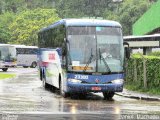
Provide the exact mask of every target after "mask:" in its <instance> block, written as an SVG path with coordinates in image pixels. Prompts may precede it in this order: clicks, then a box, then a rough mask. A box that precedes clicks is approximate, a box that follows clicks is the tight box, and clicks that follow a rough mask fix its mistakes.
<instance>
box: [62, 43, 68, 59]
mask: <svg viewBox="0 0 160 120" xmlns="http://www.w3.org/2000/svg"><path fill="white" fill-rule="evenodd" d="M66 54H67V50H66V42H64V43H63V44H62V56H66Z"/></svg>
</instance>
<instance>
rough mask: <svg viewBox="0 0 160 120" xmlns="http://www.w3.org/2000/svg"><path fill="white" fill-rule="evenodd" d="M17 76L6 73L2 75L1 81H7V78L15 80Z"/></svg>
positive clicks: (0, 74)
mask: <svg viewBox="0 0 160 120" xmlns="http://www.w3.org/2000/svg"><path fill="white" fill-rule="evenodd" d="M15 76H16V75H15V74H6V73H5V74H4V73H0V80H2V79H6V78H13V77H15Z"/></svg>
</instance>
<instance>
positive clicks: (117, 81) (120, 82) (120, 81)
mask: <svg viewBox="0 0 160 120" xmlns="http://www.w3.org/2000/svg"><path fill="white" fill-rule="evenodd" d="M123 82H124V80H123V79H116V80H113V81H112V83H114V84H122V83H123Z"/></svg>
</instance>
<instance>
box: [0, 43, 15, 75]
mask: <svg viewBox="0 0 160 120" xmlns="http://www.w3.org/2000/svg"><path fill="white" fill-rule="evenodd" d="M15 66H17V60H16V49H15V47H14V46H12V45H10V44H0V69H2V70H3V71H4V72H6V71H7V70H8V68H9V67H15Z"/></svg>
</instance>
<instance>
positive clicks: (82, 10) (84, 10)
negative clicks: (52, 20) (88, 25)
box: [55, 0, 112, 18]
mask: <svg viewBox="0 0 160 120" xmlns="http://www.w3.org/2000/svg"><path fill="white" fill-rule="evenodd" d="M111 2H112V0H98V2H97V0H55V7H56V9H57V12H58V14H59V16H60V17H61V18H70V17H74V18H75V17H76V18H77V17H103V13H104V10H105V9H106V8H107V7H108V6H109V4H110V3H111Z"/></svg>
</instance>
